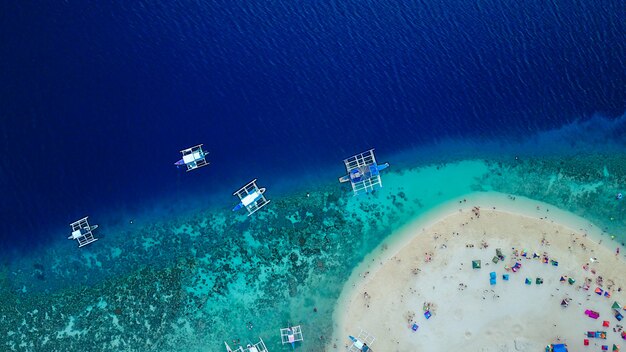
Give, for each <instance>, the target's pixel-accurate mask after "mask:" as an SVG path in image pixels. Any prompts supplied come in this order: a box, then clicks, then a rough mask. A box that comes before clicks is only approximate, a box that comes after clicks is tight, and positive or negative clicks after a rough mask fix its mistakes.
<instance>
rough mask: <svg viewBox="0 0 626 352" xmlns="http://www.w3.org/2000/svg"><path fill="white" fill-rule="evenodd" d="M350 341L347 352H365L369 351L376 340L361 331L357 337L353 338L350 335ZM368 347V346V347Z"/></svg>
mask: <svg viewBox="0 0 626 352" xmlns="http://www.w3.org/2000/svg"><path fill="white" fill-rule="evenodd" d="M348 338H349V339H350V341H352V345H350V347H348V352H357V351H359V352H367V351H370V347H369V346H371V345H372V344H373V343H374V341H375V340H376V338H375V337H374V336H372V335H370V334H369V333H368V332H367V331H365V330H363V329H361V331H360V332H359V335H358V336H357V337H354V336H352V335H350V336H348ZM368 345H369V346H368Z"/></svg>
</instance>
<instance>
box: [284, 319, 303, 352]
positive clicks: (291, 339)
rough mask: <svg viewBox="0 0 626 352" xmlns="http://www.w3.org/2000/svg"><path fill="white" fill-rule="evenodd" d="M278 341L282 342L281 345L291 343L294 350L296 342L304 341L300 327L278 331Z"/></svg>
mask: <svg viewBox="0 0 626 352" xmlns="http://www.w3.org/2000/svg"><path fill="white" fill-rule="evenodd" d="M280 339H281V340H282V342H283V345H284V344H286V343H291V348H292V349H296V342H298V341H304V337H303V336H302V328H301V327H300V325H298V326H292V327H288V328H284V329H280Z"/></svg>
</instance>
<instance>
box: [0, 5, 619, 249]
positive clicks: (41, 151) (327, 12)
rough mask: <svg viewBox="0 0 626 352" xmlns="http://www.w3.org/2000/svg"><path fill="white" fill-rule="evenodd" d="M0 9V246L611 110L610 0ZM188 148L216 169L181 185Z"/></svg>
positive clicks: (613, 44)
mask: <svg viewBox="0 0 626 352" xmlns="http://www.w3.org/2000/svg"><path fill="white" fill-rule="evenodd" d="M0 6H1V11H0V17H1V21H0V23H2V24H1V26H2V27H1V28H2V29H1V32H0V39H1V40H0V48H1V55H0V60H1V61H0V81H1V82H2V84H0V96H1V97H2V98H1V101H0V118H1V121H2V128H1V131H0V136H1V144H0V148H1V149H0V151H1V152H2V156H3V157H2V158H1V159H0V181H1V182H0V191H1V192H2V195H3V197H2V200H1V203H0V204H1V206H0V216H1V218H2V221H1V222H0V233H1V234H2V250H4V251H7V250H9V249H13V250H21V249H23V248H28V247H30V246H31V245H32V243H33V242H34V241H33V237H34V238H36V239H38V242H40V243H46V241H51V240H53V239H52V238H50V229H61V228H62V227H64V226H67V224H68V223H69V222H70V221H72V220H74V219H76V218H79V217H81V216H84V215H87V214H89V215H92V216H94V214H98V213H100V214H110V213H111V212H114V211H115V210H118V211H120V212H125V213H131V214H129V216H132V213H133V212H141V211H142V210H141V209H143V208H145V207H146V206H148V207H150V205H149V204H151V203H154V202H172V203H184V202H185V200H186V199H188V197H190V196H193V195H199V196H202V194H210V193H215V192H225V193H229V192H231V191H232V190H234V189H236V188H237V186H239V185H240V184H243V183H245V182H247V181H249V180H250V179H251V178H253V177H258V178H259V179H260V180H276V179H282V180H288V179H290V178H293V177H299V176H301V175H307V176H308V177H309V179H314V178H315V175H316V172H317V170H318V169H319V168H328V167H329V165H332V163H335V162H337V161H339V160H341V159H342V158H343V157H346V156H348V155H350V154H352V153H354V152H357V151H360V150H362V149H366V148H368V147H370V146H377V147H378V148H379V149H381V148H383V149H384V150H387V151H388V152H392V151H397V150H401V149H404V148H411V147H418V146H420V145H422V144H425V143H436V142H437V141H441V140H450V139H455V138H459V137H470V138H496V139H497V138H502V137H504V136H506V137H507V138H521V137H523V136H526V135H528V134H531V133H533V132H536V131H540V130H546V129H551V128H555V127H558V126H561V125H564V124H566V123H569V122H571V121H573V120H574V119H579V118H582V119H586V118H588V117H589V116H591V115H592V114H594V113H601V114H603V115H605V116H608V117H611V118H614V117H617V116H619V115H621V114H623V112H624V111H625V110H626V90H625V89H624V87H626V73H625V71H624V68H623V59H624V57H626V48H625V44H624V40H623V38H624V34H625V33H626V20H625V16H626V15H625V12H624V7H623V2H622V1H603V2H602V4H601V5H600V4H595V3H593V2H585V1H567V2H556V1H538V0H531V1H524V2H502V1H492V0H491V1H474V2H470V1H445V2H444V1H427V2H425V1H415V2H394V1H365V0H353V1H341V2H334V1H333V2H330V1H314V2H311V1H292V0H289V1H269V2H268V1H263V2H261V1H258V2H252V3H251V2H248V1H234V0H228V1H210V2H193V1H180V2H163V3H159V2H157V3H154V2H119V1H113V2H101V3H90V2H70V3H58V2H41V3H25V2H4V3H3V4H2V5H0ZM196 143H205V144H206V146H207V149H209V150H211V151H212V154H211V159H212V161H213V164H212V166H210V167H209V170H202V171H201V172H198V173H191V174H183V173H182V172H180V170H176V169H175V168H174V167H173V166H172V163H173V162H175V161H176V160H177V159H178V157H179V155H178V150H180V149H182V148H185V147H187V146H190V145H193V144H196ZM337 165H338V166H337V172H339V173H341V171H342V170H341V164H337ZM270 182H271V181H270ZM157 208H161V207H158V206H157ZM120 221H123V220H120Z"/></svg>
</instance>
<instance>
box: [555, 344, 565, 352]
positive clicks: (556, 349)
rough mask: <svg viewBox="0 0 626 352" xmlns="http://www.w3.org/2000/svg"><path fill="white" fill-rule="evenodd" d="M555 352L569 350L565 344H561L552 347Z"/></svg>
mask: <svg viewBox="0 0 626 352" xmlns="http://www.w3.org/2000/svg"><path fill="white" fill-rule="evenodd" d="M552 351H553V352H567V348H566V347H565V345H564V344H562V343H560V344H558V345H552Z"/></svg>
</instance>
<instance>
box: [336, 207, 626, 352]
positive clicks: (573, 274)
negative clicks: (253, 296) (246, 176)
mask: <svg viewBox="0 0 626 352" xmlns="http://www.w3.org/2000/svg"><path fill="white" fill-rule="evenodd" d="M494 208H495V209H494ZM564 222H567V221H566V220H564ZM567 225H568V224H567V223H560V222H558V221H556V220H554V219H552V220H551V219H549V218H548V216H546V217H529V216H527V215H523V214H518V213H515V212H511V211H503V210H500V209H499V208H498V207H485V206H482V207H478V208H476V207H473V206H472V204H471V201H469V200H468V201H467V202H465V203H462V204H459V205H458V206H457V207H456V209H455V210H454V211H452V212H450V210H448V213H447V214H445V215H444V216H441V217H440V218H439V220H438V221H436V222H434V223H431V224H429V225H427V226H425V227H423V226H422V225H420V224H418V225H415V226H413V227H411V226H409V227H408V228H406V229H404V230H403V231H404V232H407V231H408V232H410V234H411V235H410V236H408V237H407V236H405V237H406V240H405V241H404V243H402V244H401V245H399V246H395V247H394V248H391V247H387V245H385V244H383V245H382V246H381V247H380V248H379V249H378V251H379V252H380V253H381V254H380V255H373V256H371V257H368V258H366V261H367V263H364V264H365V265H364V264H363V263H362V265H361V266H359V267H358V268H357V269H355V272H353V274H352V276H353V279H351V282H350V283H349V284H346V287H345V288H344V292H343V293H342V296H341V298H340V300H339V303H338V305H337V309H336V311H335V318H334V320H335V324H336V326H335V336H334V345H335V346H336V348H337V349H338V350H344V349H345V348H346V347H348V346H349V344H350V342H349V340H348V339H347V337H348V335H355V336H356V335H357V334H358V333H359V331H360V330H361V329H364V330H365V331H367V332H368V333H370V334H371V335H373V336H375V338H376V340H375V341H374V342H373V343H372V344H371V346H370V347H371V348H372V350H373V351H376V352H378V351H385V352H390V351H543V350H544V348H545V346H546V345H549V344H551V343H565V344H567V346H568V348H569V350H570V351H581V350H583V349H584V350H589V351H600V350H601V346H602V345H608V346H609V350H612V347H613V344H616V345H626V340H624V339H623V338H622V331H623V328H622V325H621V324H623V323H624V322H626V320H623V321H622V322H619V321H618V320H617V319H616V317H615V312H616V311H615V310H614V309H612V308H611V307H612V305H613V304H614V302H616V301H617V302H620V303H621V305H622V309H621V310H620V312H621V313H622V314H623V315H626V311H625V310H624V309H623V308H626V299H625V297H624V291H623V290H622V289H625V290H626V261H624V259H623V253H621V254H617V253H616V250H617V246H618V245H617V243H615V242H613V243H611V241H610V239H609V238H607V237H608V236H604V240H605V243H604V244H601V242H602V239H601V238H600V237H594V236H593V235H590V234H589V233H588V232H587V231H586V230H584V229H582V228H579V229H572V228H569V227H567ZM570 226H571V225H570ZM497 248H500V249H501V252H502V254H503V255H504V260H502V261H498V263H494V262H493V261H492V260H493V258H494V256H496V249H497ZM385 252H386V253H385ZM524 253H526V255H525V256H524V255H523V254H524ZM473 260H480V261H481V264H482V266H481V268H480V269H474V268H472V261H473ZM553 261H556V262H558V266H556V265H554V263H553ZM546 262H547V263H546ZM516 263H520V264H521V268H519V270H517V272H513V270H512V267H513V266H514V265H515V264H516ZM491 272H495V275H496V283H495V285H492V284H490V280H489V279H490V273H491ZM357 274H358V277H357V276H356V275H357ZM504 274H508V275H509V279H508V280H504V279H503V275H504ZM561 277H563V278H564V279H566V280H565V281H563V280H562V279H561ZM537 278H540V279H541V280H542V281H543V282H542V283H541V284H537ZM569 278H571V279H573V280H575V282H574V283H573V284H570V283H569V282H568V281H567V279H569ZM526 279H529V280H530V281H531V284H527V282H526ZM585 283H587V284H588V286H589V288H588V289H585V288H586V287H585V286H586V285H585ZM596 288H600V289H601V290H602V291H603V292H609V293H610V297H608V296H607V295H605V294H604V293H603V294H602V295H598V294H596V292H595V290H596ZM564 300H566V301H567V302H568V305H567V306H565V307H564V306H562V303H563V301H564ZM588 309H590V310H593V311H596V312H598V313H600V317H599V318H598V319H592V318H590V317H588V316H587V315H585V311H586V310H588ZM425 310H428V311H430V312H431V313H432V316H431V317H430V319H426V317H425V316H424V313H425ZM605 320H606V321H608V322H609V326H608V327H605V326H603V322H604V321H605ZM413 324H417V325H418V326H419V328H418V329H417V331H413V330H412V326H413ZM588 331H594V332H595V331H602V332H606V339H601V338H588V337H587V332H588ZM584 339H588V340H589V346H584Z"/></svg>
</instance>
